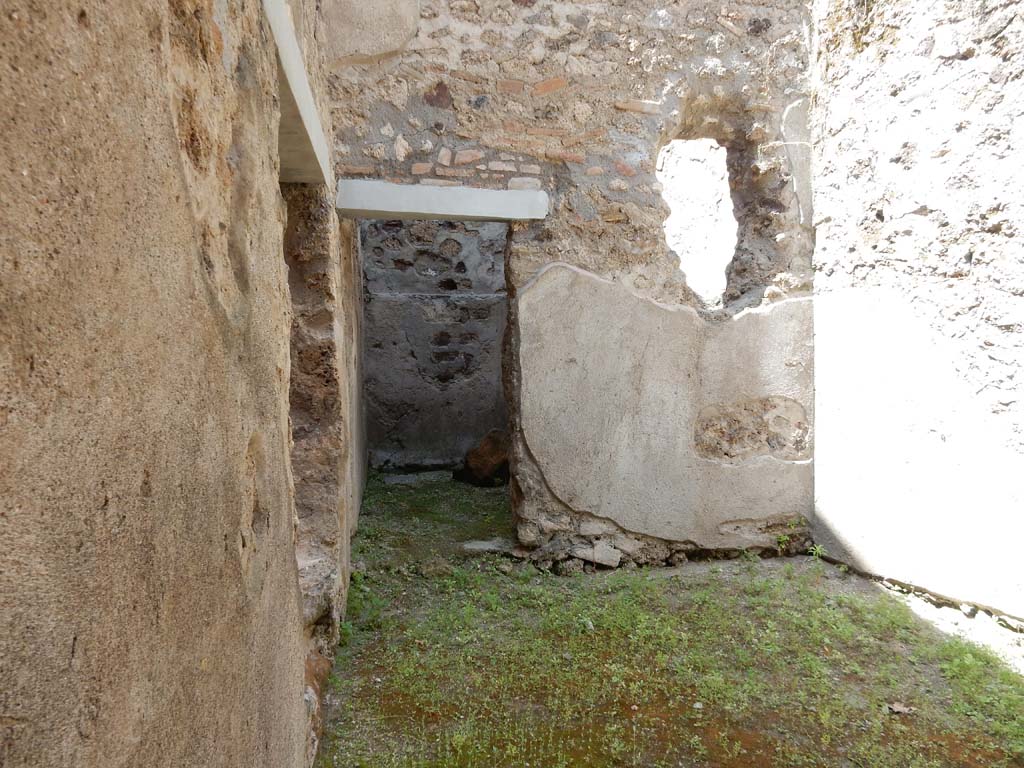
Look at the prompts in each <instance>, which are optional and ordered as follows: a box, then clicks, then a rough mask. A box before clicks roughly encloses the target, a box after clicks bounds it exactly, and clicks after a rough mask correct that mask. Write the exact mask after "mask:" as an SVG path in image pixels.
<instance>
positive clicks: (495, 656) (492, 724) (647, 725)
mask: <svg viewBox="0 0 1024 768" xmlns="http://www.w3.org/2000/svg"><path fill="white" fill-rule="evenodd" d="M506 493H507V492H506V490H505V489H493V490H491V489H479V488H472V487H469V486H464V485H458V484H455V483H451V482H449V481H446V480H444V479H437V478H436V475H435V476H433V478H431V477H428V478H427V479H424V480H420V481H417V480H415V479H412V478H405V479H404V480H402V479H400V482H397V483H396V482H395V479H394V478H391V479H390V480H387V481H386V478H384V477H382V476H375V477H373V478H372V479H371V481H370V484H369V487H368V490H367V495H366V499H365V502H364V507H363V516H362V517H361V519H360V528H359V534H358V535H357V537H356V541H355V553H354V561H355V563H356V565H357V569H358V570H357V572H356V573H355V574H354V576H353V581H352V589H351V591H350V593H349V594H350V607H349V615H348V619H347V621H346V622H345V623H344V625H343V626H342V631H343V636H344V645H343V647H342V648H341V650H340V651H339V653H338V657H337V663H336V666H335V672H334V676H333V677H332V681H331V686H330V692H329V694H328V705H327V722H326V725H325V733H324V741H323V744H322V747H321V750H320V756H319V758H318V763H317V765H318V768H334V767H335V766H338V767H340V766H345V768H351V767H353V766H365V767H366V768H370V767H376V766H510V767H511V766H516V767H519V766H533V767H534V768H557V767H559V766H564V767H568V766H720V767H721V768H739V767H740V766H743V768H752V767H758V766H822V767H825V766H828V767H829V768H890V767H891V768H932V767H935V768H938V767H939V766H969V767H971V768H982V767H984V768H993V767H995V766H1024V677H1021V675H1020V674H1019V673H1018V672H1016V671H1014V670H1013V669H1012V668H1011V666H1010V665H1008V664H1007V663H1005V662H1004V661H1003V660H1001V659H1000V658H999V656H997V655H996V654H994V653H993V652H992V651H990V650H987V649H985V648H982V647H981V646H978V645H974V644H972V643H971V642H968V641H967V640H964V639H962V638H960V637H957V636H955V635H954V634H950V633H948V632H943V631H940V630H939V629H936V628H935V626H934V624H933V623H931V622H928V621H925V620H924V619H923V618H921V617H919V616H918V615H916V614H915V612H914V611H913V610H912V608H913V607H914V606H913V605H911V603H912V599H911V598H906V597H902V596H899V595H894V594H892V593H890V592H888V591H885V590H883V589H881V588H880V587H878V586H877V585H875V584H873V583H871V582H868V581H865V580H863V579H860V578H858V577H856V576H853V575H850V574H848V573H846V572H844V570H843V569H842V568H837V567H834V566H831V565H828V564H826V563H824V562H822V561H820V560H818V559H815V558H814V557H797V558H784V559H774V560H759V559H753V558H751V559H746V558H741V559H739V560H731V561H714V562H702V563H689V564H686V565H684V566H682V567H680V568H655V569H646V570H634V571H617V572H598V573H594V574H581V575H577V576H571V577H559V576H554V575H551V574H548V573H544V572H541V571H538V570H536V569H535V568H534V567H533V566H531V565H528V564H525V563H519V562H516V561H514V560H510V559H506V558H502V557H500V556H497V555H470V554H468V553H466V552H465V551H464V550H463V549H462V547H461V545H460V542H464V541H468V540H479V539H489V538H492V537H495V536H507V537H511V535H512V525H511V519H510V513H509V510H508V505H507V500H506ZM942 611H943V612H945V613H952V614H955V615H956V616H957V617H959V618H963V616H962V614H960V613H959V612H957V611H951V610H950V609H942ZM983 618H984V617H982V618H981V619H979V620H982V619H983ZM965 621H968V622H969V621H974V620H966V619H965ZM989 621H990V620H989ZM955 624H956V622H954V625H955ZM998 632H999V633H1001V637H1000V638H998V639H999V640H1000V642H1003V644H1004V647H1005V648H1006V649H1008V650H1007V658H1011V657H1012V658H1013V659H1017V660H1019V658H1020V656H1022V655H1024V644H1022V642H1021V641H1022V636H1020V635H1014V634H1012V633H1010V632H1008V631H1005V630H998ZM1014 654H1017V655H1016V656H1015V655H1014Z"/></svg>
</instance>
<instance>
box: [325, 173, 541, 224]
mask: <svg viewBox="0 0 1024 768" xmlns="http://www.w3.org/2000/svg"><path fill="white" fill-rule="evenodd" d="M337 207H338V212H339V213H340V214H341V215H342V216H347V217H348V218H352V219H437V220H441V221H525V220H529V219H543V218H545V217H547V215H548V195H547V192H541V191H537V190H524V189H509V190H504V189H474V188H472V187H434V186H429V185H427V184H392V183H390V182H387V181H372V180H368V179H339V180H338V200H337Z"/></svg>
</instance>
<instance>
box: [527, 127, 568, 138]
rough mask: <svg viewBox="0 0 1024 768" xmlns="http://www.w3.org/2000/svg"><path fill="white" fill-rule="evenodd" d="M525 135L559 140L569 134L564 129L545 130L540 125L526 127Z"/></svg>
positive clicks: (545, 128)
mask: <svg viewBox="0 0 1024 768" xmlns="http://www.w3.org/2000/svg"><path fill="white" fill-rule="evenodd" d="M526 133H527V134H529V135H530V136H553V137H555V138H559V137H561V136H565V135H566V134H568V133H569V131H567V130H566V129H565V128H547V127H545V126H542V125H531V126H527V128H526Z"/></svg>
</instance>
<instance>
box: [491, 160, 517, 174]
mask: <svg viewBox="0 0 1024 768" xmlns="http://www.w3.org/2000/svg"><path fill="white" fill-rule="evenodd" d="M487 167H488V168H489V169H490V170H492V171H509V172H511V173H515V172H516V164H515V163H506V162H499V161H496V160H492V161H491V162H489V163H488V164H487Z"/></svg>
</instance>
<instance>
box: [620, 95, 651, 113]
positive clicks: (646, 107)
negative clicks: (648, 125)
mask: <svg viewBox="0 0 1024 768" xmlns="http://www.w3.org/2000/svg"><path fill="white" fill-rule="evenodd" d="M615 108H616V109H618V110H621V111H623V112H638V113H640V114H644V115H657V114H660V113H661V105H660V104H659V103H658V102H656V101H642V100H640V99H627V100H626V101H616V102H615Z"/></svg>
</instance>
